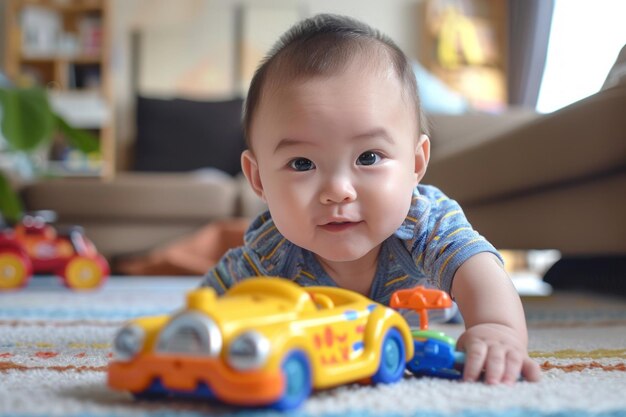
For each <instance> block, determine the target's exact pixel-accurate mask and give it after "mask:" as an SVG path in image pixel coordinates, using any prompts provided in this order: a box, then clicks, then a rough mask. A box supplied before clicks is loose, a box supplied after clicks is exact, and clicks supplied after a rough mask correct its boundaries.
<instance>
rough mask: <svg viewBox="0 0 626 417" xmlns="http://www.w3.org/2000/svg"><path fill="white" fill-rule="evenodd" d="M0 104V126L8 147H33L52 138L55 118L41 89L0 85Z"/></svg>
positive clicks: (21, 148)
mask: <svg viewBox="0 0 626 417" xmlns="http://www.w3.org/2000/svg"><path fill="white" fill-rule="evenodd" d="M0 105H1V106H2V124H1V125H0V127H1V128H2V134H3V136H4V138H5V139H6V140H7V142H8V143H9V145H10V146H11V148H13V149H15V150H21V151H32V150H34V149H37V148H38V147H39V146H40V145H42V144H43V143H46V142H47V141H49V140H50V139H51V138H52V134H53V133H54V129H55V120H54V117H53V113H52V110H51V108H50V103H49V102H48V96H47V95H46V91H45V90H44V89H42V88H28V89H13V88H12V89H4V88H0Z"/></svg>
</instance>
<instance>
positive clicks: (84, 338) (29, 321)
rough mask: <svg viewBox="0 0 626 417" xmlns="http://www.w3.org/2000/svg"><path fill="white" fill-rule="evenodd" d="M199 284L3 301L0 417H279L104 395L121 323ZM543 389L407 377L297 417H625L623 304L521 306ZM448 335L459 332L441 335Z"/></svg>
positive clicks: (594, 300) (54, 287) (13, 296)
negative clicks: (114, 343)
mask: <svg viewBox="0 0 626 417" xmlns="http://www.w3.org/2000/svg"><path fill="white" fill-rule="evenodd" d="M197 282H198V279H189V278H188V279H154V278H153V279H137V278H133V279H111V280H110V282H109V283H108V284H107V285H106V287H105V288H103V289H102V290H100V291H98V292H96V293H90V294H78V293H71V292H68V290H66V289H65V288H63V287H62V286H61V285H60V284H58V282H56V281H55V280H54V279H51V278H36V279H35V280H34V281H33V282H32V283H31V285H30V286H29V287H28V288H26V289H24V290H22V291H20V292H16V293H10V294H0V417H5V416H15V417H24V416H88V417H91V416H165V415H181V416H200V415H204V416H206V415H237V416H249V415H263V416H269V415H278V414H280V413H274V412H269V411H263V410H260V411H257V410H238V409H235V408H226V407H221V406H216V405H213V404H206V403H202V402H192V401H176V402H172V401H170V402H167V401H166V402H135V401H134V400H132V399H131V397H130V396H129V395H127V394H125V393H120V392H114V391H111V390H109V389H108V388H107V387H106V385H105V378H106V372H105V371H106V364H107V361H108V358H109V357H110V349H111V345H110V342H111V339H112V336H113V334H114V332H115V330H116V329H117V328H118V327H119V326H120V324H121V323H123V322H124V320H126V319H128V318H131V317H136V316H140V315H151V314H159V313H163V312H170V311H172V310H174V309H176V308H177V307H179V306H181V304H182V302H183V295H184V293H185V292H186V290H187V289H190V288H193V287H195V286H196V285H197ZM524 303H525V306H526V311H527V316H528V321H529V327H530V349H531V352H532V356H533V358H534V359H535V360H536V361H537V362H538V363H539V364H541V366H542V368H543V370H544V375H543V379H542V381H541V382H540V383H527V382H521V383H518V384H516V385H515V386H513V387H505V386H487V385H484V384H482V383H463V382H455V381H446V380H440V379H427V378H422V379H418V378H414V377H407V378H405V379H404V380H403V381H401V382H399V383H397V384H393V385H386V386H377V387H372V386H361V385H350V386H345V387H340V388H337V389H333V390H329V391H324V392H320V393H316V394H314V395H313V396H312V397H311V399H310V400H308V401H307V402H306V404H305V405H304V406H303V407H302V408H301V409H300V410H298V411H297V412H294V413H291V414H290V415H301V416H428V417H440V416H447V415H460V416H466V417H469V416H498V417H517V416H525V415H531V416H559V417H560V416H563V417H565V416H574V417H590V416H611V417H616V416H626V303H625V302H624V300H623V299H610V298H605V297H598V296H591V295H580V294H557V295H555V296H552V297H548V298H532V299H530V298H529V299H525V300H524ZM439 327H441V328H442V329H443V330H445V331H446V332H448V333H449V334H450V335H452V336H457V335H458V334H459V333H460V332H461V331H462V328H461V326H459V325H441V326H439Z"/></svg>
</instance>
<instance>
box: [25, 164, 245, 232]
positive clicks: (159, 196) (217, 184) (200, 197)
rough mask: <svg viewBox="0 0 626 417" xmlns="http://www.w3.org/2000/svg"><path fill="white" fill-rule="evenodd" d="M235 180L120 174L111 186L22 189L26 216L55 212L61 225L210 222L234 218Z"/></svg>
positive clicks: (58, 183) (80, 182)
mask: <svg viewBox="0 0 626 417" xmlns="http://www.w3.org/2000/svg"><path fill="white" fill-rule="evenodd" d="M237 192H238V189H237V183H236V181H235V179H234V178H232V177H230V176H229V175H226V174H224V173H220V172H218V171H214V172H194V173H159V174H156V173H124V174H119V175H117V176H116V177H115V178H114V179H112V180H110V181H101V180H98V179H57V180H46V181H40V182H36V183H33V184H30V185H26V186H25V187H24V188H23V190H22V195H23V198H24V202H25V205H26V207H27V209H29V210H44V209H46V210H54V211H56V212H57V214H58V215H59V219H60V220H62V221H75V222H81V221H82V220H87V219H98V220H99V221H109V220H115V219H117V220H124V221H127V220H138V221H143V222H148V221H159V222H163V223H167V222H180V221H198V220H202V221H209V220H212V219H216V218H223V217H229V216H232V215H233V213H235V209H236V204H237V198H238V197H237Z"/></svg>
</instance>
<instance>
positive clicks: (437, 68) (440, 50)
mask: <svg viewBox="0 0 626 417" xmlns="http://www.w3.org/2000/svg"><path fill="white" fill-rule="evenodd" d="M507 15H508V10H507V2H506V1H504V0H424V1H423V2H421V10H420V13H419V16H420V19H419V27H420V32H421V33H420V46H419V48H420V49H419V59H420V62H422V64H423V65H424V66H425V67H426V68H427V69H428V70H429V71H430V72H432V73H433V74H435V75H436V76H437V77H439V78H440V79H441V80H443V81H444V82H445V83H446V84H447V85H448V86H449V87H451V88H452V89H453V90H455V91H457V92H459V93H461V94H462V95H463V96H465V97H466V98H467V99H468V100H469V102H470V103H471V105H472V106H473V107H474V108H475V109H479V110H486V111H499V110H502V109H503V108H505V107H506V105H507V102H508V92H507V58H508V46H507V45H508V18H507Z"/></svg>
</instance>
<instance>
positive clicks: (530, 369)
mask: <svg viewBox="0 0 626 417" xmlns="http://www.w3.org/2000/svg"><path fill="white" fill-rule="evenodd" d="M522 375H523V376H524V378H525V379H526V381H530V382H537V381H539V380H540V379H541V368H539V364H537V362H535V361H534V360H532V359H530V358H525V359H524V361H523V362H522Z"/></svg>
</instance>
